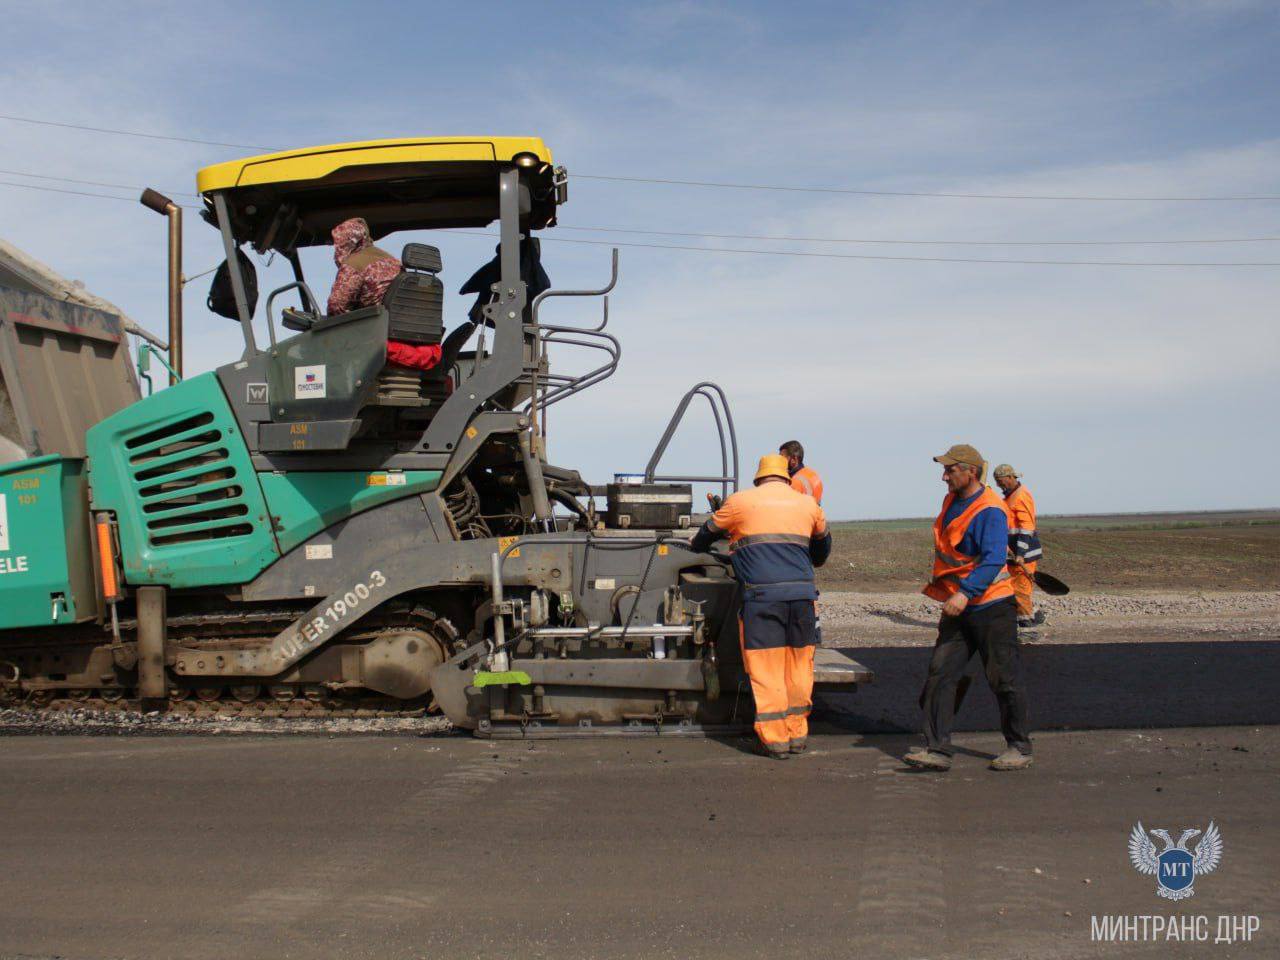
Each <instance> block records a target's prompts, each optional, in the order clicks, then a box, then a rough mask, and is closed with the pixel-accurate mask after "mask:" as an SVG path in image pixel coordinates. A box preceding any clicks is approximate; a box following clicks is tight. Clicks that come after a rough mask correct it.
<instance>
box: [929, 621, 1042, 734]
mask: <svg viewBox="0 0 1280 960" xmlns="http://www.w3.org/2000/svg"><path fill="white" fill-rule="evenodd" d="M975 653H976V654H977V655H978V656H979V657H981V658H982V665H983V666H984V667H985V668H986V673H987V682H988V683H989V684H990V685H991V689H992V691H993V692H994V693H995V695H996V702H997V703H999V705H1000V729H1001V731H1002V732H1003V733H1004V738H1005V740H1006V741H1007V742H1008V744H1009V746H1011V747H1014V748H1016V749H1018V750H1019V751H1021V752H1022V753H1030V752H1031V735H1030V729H1029V728H1028V726H1027V691H1026V685H1025V684H1024V682H1023V678H1022V658H1021V655H1020V651H1019V647H1018V609H1017V606H1016V605H1015V603H1014V599H1013V597H1009V598H1008V599H1007V600H1000V601H998V602H996V603H993V604H992V605H991V606H989V607H984V608H983V609H981V610H973V611H966V612H964V613H962V614H961V615H960V616H958V617H942V618H941V619H940V620H939V621H938V641H937V643H936V644H935V645H934V648H933V658H932V659H931V660H930V661H929V679H928V680H927V681H926V682H925V688H924V702H923V707H924V737H925V742H926V744H927V745H928V747H929V749H930V750H935V751H937V752H938V753H945V754H946V755H947V756H951V754H952V753H953V752H954V751H953V748H952V746H951V725H952V722H953V721H954V720H955V713H956V685H957V684H958V683H959V681H960V678H961V677H962V676H963V675H964V671H965V668H966V667H967V666H968V665H969V661H970V660H971V659H972V658H973V655H974V654H975Z"/></svg>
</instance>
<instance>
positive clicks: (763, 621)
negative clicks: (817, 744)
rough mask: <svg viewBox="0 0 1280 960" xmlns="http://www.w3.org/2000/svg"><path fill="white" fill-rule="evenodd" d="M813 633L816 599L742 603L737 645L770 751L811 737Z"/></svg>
mask: <svg viewBox="0 0 1280 960" xmlns="http://www.w3.org/2000/svg"><path fill="white" fill-rule="evenodd" d="M814 633H815V631H814V609H813V602H812V601H809V600H789V601H781V602H775V603H751V602H747V603H744V604H743V609H742V617H741V618H740V619H739V620H738V643H739V646H740V648H741V650H742V663H743V665H744V666H745V667H746V669H747V677H748V678H749V679H750V681H751V693H752V697H753V698H754V700H755V706H756V717H755V731H756V735H757V736H758V737H759V738H760V742H761V743H763V744H764V745H765V747H766V748H768V749H770V750H774V751H778V752H780V751H782V750H785V749H787V748H788V747H789V745H790V744H791V742H792V741H795V740H800V741H803V740H804V738H805V737H807V736H808V735H809V712H810V710H811V708H812V703H813V651H814V642H815V636H814Z"/></svg>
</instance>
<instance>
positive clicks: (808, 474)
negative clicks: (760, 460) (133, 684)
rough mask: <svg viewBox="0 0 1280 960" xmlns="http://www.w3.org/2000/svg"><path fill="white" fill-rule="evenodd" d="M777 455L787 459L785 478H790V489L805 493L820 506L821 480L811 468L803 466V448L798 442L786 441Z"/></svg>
mask: <svg viewBox="0 0 1280 960" xmlns="http://www.w3.org/2000/svg"><path fill="white" fill-rule="evenodd" d="M778 453H780V454H782V456H784V457H786V458H787V476H789V477H790V478H791V489H792V490H799V491H800V492H801V493H807V494H808V495H809V496H811V497H813V499H815V500H817V501H818V505H819V506H821V505H822V478H821V477H820V476H818V471H817V470H815V469H813V467H806V466H805V465H804V447H802V446H801V445H800V441H799V440H788V441H787V442H786V443H784V444H783V445H782V446H780V447H779V448H778Z"/></svg>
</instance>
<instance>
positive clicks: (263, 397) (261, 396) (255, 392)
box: [244, 383, 267, 403]
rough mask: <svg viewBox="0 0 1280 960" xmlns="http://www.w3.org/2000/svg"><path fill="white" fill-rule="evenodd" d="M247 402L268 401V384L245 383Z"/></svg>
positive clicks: (245, 399) (245, 400)
mask: <svg viewBox="0 0 1280 960" xmlns="http://www.w3.org/2000/svg"><path fill="white" fill-rule="evenodd" d="M244 402H245V403H266V402H267V385H266V384H265V383H246V384H245V385H244Z"/></svg>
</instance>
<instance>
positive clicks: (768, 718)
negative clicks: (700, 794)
mask: <svg viewBox="0 0 1280 960" xmlns="http://www.w3.org/2000/svg"><path fill="white" fill-rule="evenodd" d="M790 481H791V477H790V475H789V474H788V472H787V461H786V458H785V457H782V456H779V455H776V454H769V455H768V456H764V457H761V458H760V467H759V469H758V470H757V471H756V477H755V486H754V487H753V488H752V489H750V490H740V491H738V492H737V493H735V494H733V495H732V496H731V497H729V498H728V499H727V500H725V501H724V503H722V504H721V505H720V508H719V509H718V510H716V512H715V513H714V514H713V515H712V516H711V518H710V519H708V520H707V522H706V523H704V524H703V525H702V527H701V528H700V529H699V530H698V532H697V533H696V534H695V535H694V537H693V540H692V541H691V542H690V547H691V548H692V549H693V550H694V551H697V552H706V551H707V550H710V549H711V545H712V544H713V543H715V542H716V541H717V540H719V539H720V538H721V537H726V536H727V537H728V538H729V550H730V551H731V553H732V555H733V570H734V573H735V574H736V575H737V578H738V582H739V583H740V584H741V585H742V612H741V614H740V615H739V620H738V632H739V643H740V644H741V646H742V662H743V665H744V666H745V667H746V669H747V676H748V677H749V678H750V680H751V692H752V694H753V695H754V697H755V704H756V719H755V730H756V735H757V736H758V737H759V739H760V752H761V753H763V754H764V755H765V756H769V757H773V758H775V759H779V760H785V759H786V758H787V757H788V756H789V755H790V754H793V753H803V752H804V751H805V749H806V747H807V746H808V737H809V711H810V709H811V707H812V703H813V651H814V646H815V645H816V644H817V642H818V638H817V629H816V625H815V620H816V610H815V607H814V601H815V600H816V599H817V597H818V591H817V587H816V586H815V584H814V572H813V568H814V567H820V566H822V564H824V563H825V562H826V560H827V557H828V556H830V554H831V532H830V531H829V530H828V529H827V519H826V517H824V516H823V514H822V508H821V507H820V506H818V502H817V501H816V500H815V499H813V498H812V497H810V496H807V495H805V494H802V493H799V492H797V491H795V490H793V489H791V484H790Z"/></svg>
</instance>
